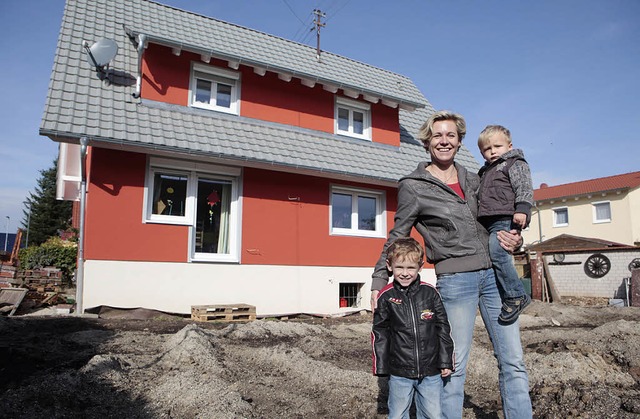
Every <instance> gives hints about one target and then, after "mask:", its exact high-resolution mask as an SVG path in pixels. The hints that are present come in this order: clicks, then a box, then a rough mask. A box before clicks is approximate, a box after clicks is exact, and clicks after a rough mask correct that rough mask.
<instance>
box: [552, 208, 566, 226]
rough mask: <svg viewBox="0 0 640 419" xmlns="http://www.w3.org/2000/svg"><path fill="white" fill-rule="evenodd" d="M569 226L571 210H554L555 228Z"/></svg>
mask: <svg viewBox="0 0 640 419" xmlns="http://www.w3.org/2000/svg"><path fill="white" fill-rule="evenodd" d="M568 225H569V209H568V208H567V207H562V208H554V209H553V226H554V227H566V226H568Z"/></svg>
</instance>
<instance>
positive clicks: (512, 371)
mask: <svg viewBox="0 0 640 419" xmlns="http://www.w3.org/2000/svg"><path fill="white" fill-rule="evenodd" d="M436 286H437V288H438V291H440V296H441V297H442V302H443V303H444V307H445V309H446V310H447V317H448V318H449V323H450V324H451V336H452V337H453V342H454V343H455V371H454V372H453V374H451V375H450V376H449V377H447V378H445V379H444V388H443V391H442V398H441V400H442V414H443V417H444V418H449V419H454V418H455V419H460V418H461V417H462V403H463V401H464V381H465V378H466V372H467V363H468V362H469V351H470V349H471V343H472V341H473V326H474V324H475V319H476V312H477V310H478V307H479V308H480V314H481V316H482V320H483V321H484V325H485V327H486V329H487V332H488V333H489V337H490V338H491V342H492V344H493V353H494V356H495V357H496V359H497V360H498V369H499V372H498V383H499V384H500V395H501V396H502V408H503V410H504V417H505V419H526V418H531V415H532V412H531V399H530V398H529V377H528V375H527V370H526V368H525V365H524V360H523V354H522V344H521V342H520V326H519V324H520V323H519V322H518V321H516V322H514V323H512V324H510V325H502V324H499V323H498V315H499V314H500V307H501V306H502V302H501V300H500V294H499V292H498V287H497V285H496V280H495V275H494V273H493V269H483V270H480V271H473V272H462V273H457V274H445V275H438V281H437V283H436Z"/></svg>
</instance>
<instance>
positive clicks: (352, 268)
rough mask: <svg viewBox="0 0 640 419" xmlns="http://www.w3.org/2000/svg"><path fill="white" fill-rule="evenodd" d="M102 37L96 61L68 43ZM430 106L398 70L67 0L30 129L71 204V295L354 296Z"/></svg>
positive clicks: (146, 4)
mask: <svg viewBox="0 0 640 419" xmlns="http://www.w3.org/2000/svg"><path fill="white" fill-rule="evenodd" d="M101 38H108V39H112V40H114V41H115V43H116V44H117V45H118V53H117V55H116V56H115V58H114V59H113V60H112V62H111V63H110V65H109V67H108V68H104V69H102V72H101V73H100V72H96V69H95V68H92V65H91V64H90V61H88V60H87V58H86V54H85V51H86V49H85V48H83V47H82V45H83V42H87V43H88V44H91V43H93V42H95V41H97V40H99V39H101ZM431 112H433V108H432V107H431V105H430V104H429V102H428V101H427V100H426V98H425V97H424V96H423V95H422V93H420V91H419V90H418V88H417V87H416V86H415V85H414V83H413V82H411V80H409V79H408V78H406V77H404V76H401V75H398V74H395V73H391V72H388V71H385V70H382V69H378V68H375V67H372V66H369V65H366V64H363V63H358V62H355V61H353V60H349V59H348V58H345V57H340V56H337V55H334V54H330V53H326V52H323V53H322V54H321V56H320V57H319V58H318V57H317V56H316V51H315V48H311V47H308V46H305V45H301V44H297V43H294V42H291V41H287V40H285V39H282V38H277V37H274V36H271V35H268V34H264V33H260V32H257V31H254V30H251V29H248V28H244V27H240V26H237V25H233V24H230V23H226V22H222V21H219V20H216V19H212V18H209V17H205V16H200V15H196V14H193V13H189V12H186V11H182V10H178V9H174V8H171V7H168V6H164V5H161V4H158V3H154V2H150V1H147V0H114V1H109V2H105V1H98V0H68V1H67V4H66V7H65V15H64V18H63V25H62V28H61V33H60V38H59V41H58V47H57V51H56V58H55V63H54V68H53V72H52V77H51V83H50V89H49V93H48V97H47V105H46V108H45V112H44V116H43V120H42V124H41V127H40V133H41V135H44V136H47V137H49V138H50V139H52V140H53V141H56V142H59V143H60V144H61V146H60V158H59V168H58V175H59V179H58V191H59V196H60V197H61V198H65V199H75V200H79V201H80V202H82V204H83V206H84V211H83V212H82V213H81V216H82V218H83V220H82V221H83V223H84V224H83V225H84V229H83V238H84V240H83V246H82V249H83V250H82V253H83V254H82V261H81V262H80V263H82V269H81V270H80V273H81V278H80V279H81V280H82V302H83V307H84V308H90V307H96V306H101V305H106V306H114V307H127V308H129V307H146V308H152V309H158V310H163V311H170V312H177V313H189V312H190V310H191V306H193V305H203V304H234V303H246V304H251V305H255V306H256V310H257V314H258V315H269V314H283V313H322V314H330V313H336V312H341V311H345V310H360V309H368V308H369V303H368V301H369V285H370V282H369V281H370V275H371V272H372V267H373V265H374V264H375V262H376V260H377V258H378V256H379V252H380V250H381V248H382V245H383V244H384V242H385V239H386V235H387V232H388V230H389V229H390V228H391V227H392V225H393V216H394V211H395V207H396V181H397V179H399V178H400V177H401V176H402V175H404V174H406V173H408V172H409V171H411V170H412V169H413V168H414V167H415V165H416V164H417V163H418V162H419V161H420V160H425V159H427V156H426V155H425V152H424V149H423V148H422V147H421V145H420V143H419V141H418V140H417V139H416V138H415V135H416V133H417V131H418V128H419V127H420V125H421V124H422V123H423V122H424V120H425V119H426V118H427V117H428V115H429V114H430V113H431ZM81 144H86V148H85V147H82V146H81ZM459 156H460V163H462V164H464V165H466V166H467V167H469V168H471V169H474V170H475V169H477V168H478V165H477V162H476V161H475V160H474V159H473V157H472V156H471V155H470V153H469V152H468V151H467V150H466V149H463V150H461V152H460V153H459ZM83 160H84V164H85V166H86V170H85V176H84V177H83V174H82V167H83ZM83 179H85V182H86V183H85V185H86V192H84V191H83V188H81V187H80V186H81V185H82V183H83V182H82V181H83ZM426 275H427V276H429V275H431V276H432V275H433V273H429V272H427V273H426Z"/></svg>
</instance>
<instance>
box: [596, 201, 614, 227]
mask: <svg viewBox="0 0 640 419" xmlns="http://www.w3.org/2000/svg"><path fill="white" fill-rule="evenodd" d="M593 222H594V224H596V223H610V222H611V203H610V202H609V201H607V202H594V203H593Z"/></svg>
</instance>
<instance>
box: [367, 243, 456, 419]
mask: <svg viewBox="0 0 640 419" xmlns="http://www.w3.org/2000/svg"><path fill="white" fill-rule="evenodd" d="M423 259H424V250H423V248H422V246H421V245H420V244H419V243H418V242H417V241H416V240H414V239H412V238H408V237H407V238H404V237H402V238H399V239H396V240H395V241H394V242H393V243H392V244H391V245H390V246H389V248H388V249H387V269H388V270H389V271H391V272H392V273H393V283H391V284H389V285H387V286H386V287H384V288H382V289H381V290H380V293H379V294H378V300H377V308H376V310H375V312H374V316H373V329H372V332H371V341H372V346H373V373H374V375H390V377H389V401H388V406H389V418H407V419H408V418H409V409H410V407H411V402H412V401H413V399H414V394H415V401H416V415H417V418H418V419H420V418H440V417H441V416H442V412H441V409H440V395H441V392H442V386H443V382H442V378H443V377H447V376H449V375H450V374H451V370H452V369H453V340H452V339H451V334H450V332H451V329H450V327H449V320H448V319H447V313H446V312H445V309H444V305H443V304H442V301H441V300H440V294H438V292H437V291H436V289H435V288H434V287H433V286H431V285H429V284H427V283H424V282H421V281H420V271H421V270H422V263H423Z"/></svg>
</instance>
